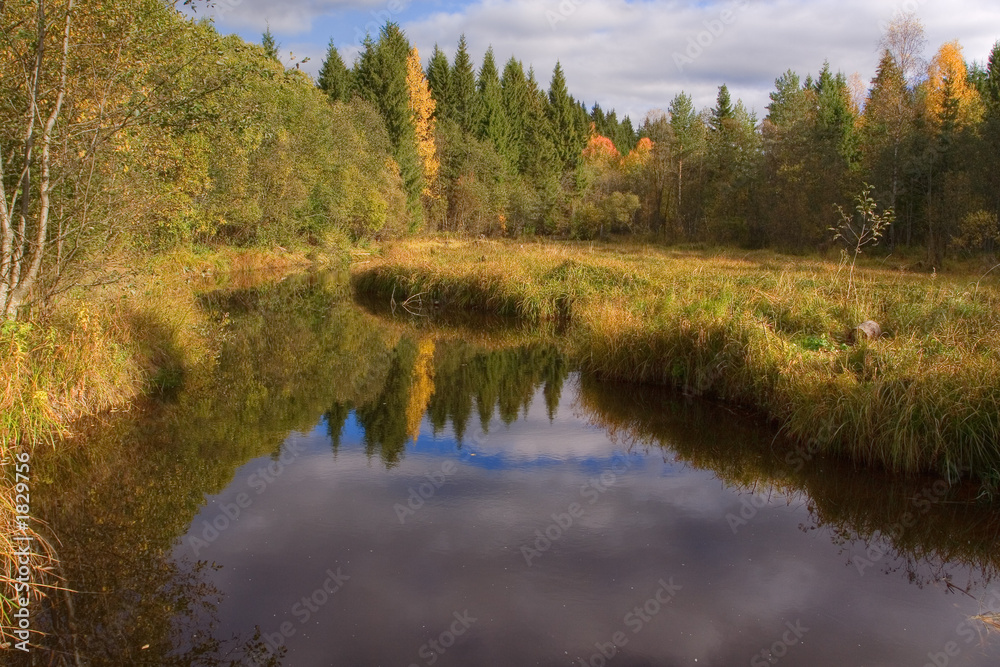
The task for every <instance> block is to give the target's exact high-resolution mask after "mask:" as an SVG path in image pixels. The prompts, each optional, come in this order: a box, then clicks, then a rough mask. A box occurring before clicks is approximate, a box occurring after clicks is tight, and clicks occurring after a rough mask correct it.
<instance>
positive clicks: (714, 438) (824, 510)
mask: <svg viewBox="0 0 1000 667" xmlns="http://www.w3.org/2000/svg"><path fill="white" fill-rule="evenodd" d="M577 405H578V407H579V409H580V410H581V411H582V413H583V414H584V415H585V416H586V417H587V418H588V419H589V420H590V421H591V422H592V423H594V424H595V425H598V426H600V427H602V428H605V429H607V431H608V432H609V434H610V435H611V436H612V437H613V438H615V439H617V440H618V441H619V442H621V443H622V444H624V445H626V446H629V445H632V446H634V445H639V446H645V447H661V448H663V449H668V450H670V451H672V452H674V454H675V456H676V457H677V458H678V459H679V460H682V461H685V462H686V463H688V464H690V465H692V466H694V467H696V468H701V469H705V470H711V471H713V472H714V473H715V474H716V475H718V477H719V478H720V479H722V480H723V481H724V482H726V483H728V484H731V485H732V486H734V487H736V488H738V489H742V490H751V489H753V490H755V491H756V492H758V493H759V492H761V491H762V490H767V489H770V490H773V491H777V492H779V493H781V494H783V495H785V496H791V495H794V494H797V493H804V494H805V495H806V496H807V497H808V503H809V505H808V507H809V511H810V514H811V515H812V516H813V519H814V521H815V524H814V525H813V526H810V527H808V528H807V529H820V528H826V529H828V530H830V531H831V532H832V534H833V536H834V540H835V541H836V542H838V543H840V544H841V545H842V546H843V548H844V549H845V551H846V550H848V549H849V550H850V552H851V558H852V562H854V565H855V566H857V567H860V568H863V569H869V570H871V571H886V572H891V571H901V572H903V574H904V576H906V577H907V578H908V579H909V580H910V581H911V582H912V583H915V584H917V585H921V586H923V585H927V584H931V583H934V582H939V583H941V582H951V578H952V571H953V570H955V569H956V567H963V568H964V567H968V568H969V571H970V576H971V577H973V578H974V579H973V580H970V581H968V582H959V581H956V582H954V584H955V585H957V586H959V587H961V588H963V589H966V588H980V587H984V586H985V585H987V584H988V583H989V582H990V581H991V580H992V579H993V577H994V575H995V574H996V572H997V570H998V567H1000V550H998V549H997V545H998V544H1000V514H998V513H997V512H996V507H995V506H993V505H989V504H985V503H977V502H976V501H975V489H972V488H969V487H964V486H963V487H951V488H949V487H947V485H945V484H944V483H943V482H942V481H941V480H940V479H937V478H931V477H910V478H905V477H900V476H897V475H888V474H885V473H882V472H879V471H873V470H871V469H865V468H855V467H853V466H851V465H850V464H847V463H843V462H840V461H836V460H832V459H829V458H819V457H812V456H811V455H810V453H809V452H808V451H806V450H802V449H796V448H795V447H793V446H791V445H788V444H784V443H782V441H781V440H780V439H775V438H774V437H773V432H770V429H764V428H761V427H760V425H759V424H756V423H755V420H753V419H750V418H748V417H745V416H740V415H738V414H736V413H733V412H731V411H728V410H727V409H726V408H723V407H719V406H715V405H710V404H707V403H703V402H696V401H690V400H686V399H684V398H683V397H680V396H678V395H677V394H676V393H672V392H670V391H667V390H659V389H656V388H645V389H643V388H637V387H634V386H627V385H621V384H617V383H607V382H601V381H598V380H597V379H595V378H594V377H588V376H584V377H582V378H581V383H580V395H579V397H578V400H577ZM720 416H721V418H720ZM862 559H864V560H862ZM869 563H870V565H869ZM942 585H946V586H947V585H950V584H949V583H942Z"/></svg>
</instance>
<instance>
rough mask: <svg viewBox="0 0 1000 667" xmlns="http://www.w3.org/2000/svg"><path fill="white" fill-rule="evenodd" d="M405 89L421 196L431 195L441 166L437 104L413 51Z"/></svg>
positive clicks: (409, 61)
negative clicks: (419, 166)
mask: <svg viewBox="0 0 1000 667" xmlns="http://www.w3.org/2000/svg"><path fill="white" fill-rule="evenodd" d="M406 88H407V92H408V93H409V98H410V111H411V112H412V113H413V126H414V129H415V130H416V135H417V153H418V154H419V156H420V161H421V163H422V164H423V168H424V194H425V195H430V194H431V191H432V187H433V185H434V182H435V181H436V180H437V174H438V170H439V169H440V167H441V162H440V160H438V157H437V146H436V145H435V144H434V109H435V106H436V103H435V102H434V98H433V97H431V91H430V88H429V87H428V86H427V78H426V77H425V76H424V70H423V67H422V66H421V65H420V52H419V51H417V49H416V47H414V48H413V50H411V51H410V56H409V58H407V60H406Z"/></svg>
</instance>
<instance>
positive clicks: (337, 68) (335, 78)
mask: <svg viewBox="0 0 1000 667" xmlns="http://www.w3.org/2000/svg"><path fill="white" fill-rule="evenodd" d="M350 76H351V75H350V72H348V71H347V67H346V66H345V65H344V59H343V58H341V57H340V52H338V51H337V47H336V46H334V44H333V40H332V39H331V40H330V46H329V48H327V51H326V60H324V61H323V66H322V67H321V68H320V70H319V78H318V80H317V85H318V86H319V88H320V90H322V91H323V92H325V93H326V94H327V95H328V96H329V98H330V100H331V101H334V102H336V101H340V102H347V101H349V99H350V95H351V80H350Z"/></svg>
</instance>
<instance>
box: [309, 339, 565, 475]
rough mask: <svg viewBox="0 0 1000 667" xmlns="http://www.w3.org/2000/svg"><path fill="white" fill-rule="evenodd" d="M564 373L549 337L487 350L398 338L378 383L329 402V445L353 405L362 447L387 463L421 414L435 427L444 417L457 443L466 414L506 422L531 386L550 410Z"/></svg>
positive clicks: (528, 398) (485, 423) (519, 410)
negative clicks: (362, 394)
mask: <svg viewBox="0 0 1000 667" xmlns="http://www.w3.org/2000/svg"><path fill="white" fill-rule="evenodd" d="M568 372H569V371H568V364H567V362H566V359H565V357H564V356H563V355H562V354H560V353H559V352H558V350H557V349H556V348H555V347H554V346H553V345H550V344H542V343H535V344H528V345H524V346H518V347H514V348H510V349H500V350H491V349H487V348H483V347H481V346H479V345H476V344H470V343H466V342H462V341H448V342H446V343H443V344H436V345H435V344H434V343H432V342H431V341H430V340H429V339H427V338H421V339H420V340H414V339H412V338H402V339H401V340H400V341H399V343H398V344H397V345H396V347H395V349H394V350H393V354H392V360H391V362H390V364H389V370H388V372H387V374H386V376H385V382H384V384H383V386H382V389H381V390H380V391H379V392H378V393H377V394H376V395H375V396H373V397H372V398H371V400H369V401H366V402H349V403H335V404H334V405H333V406H332V407H331V408H330V409H329V410H328V411H327V412H326V419H327V422H328V425H329V429H330V437H331V440H332V442H333V445H334V449H335V450H336V449H337V448H338V447H339V446H340V441H341V435H342V431H343V428H344V425H345V424H346V422H347V419H348V417H349V416H350V413H351V412H352V411H353V412H354V413H355V416H356V419H357V423H358V425H359V426H360V427H361V429H362V430H363V438H364V445H365V450H366V452H367V454H368V455H369V456H376V455H378V456H379V457H381V459H382V461H383V462H384V463H385V465H387V466H392V465H395V464H396V463H398V462H399V460H400V458H401V457H402V456H403V454H404V452H405V449H406V445H407V443H408V442H410V441H412V440H413V439H414V437H415V436H416V434H417V432H418V430H419V429H418V427H419V419H420V418H421V417H423V416H424V415H425V414H426V416H427V417H428V419H429V421H430V424H431V427H432V429H433V431H434V433H435V434H438V433H440V432H442V431H443V430H445V429H446V428H447V427H448V425H449V424H450V425H451V427H452V429H453V431H454V434H455V438H456V439H457V440H458V442H459V446H461V442H462V440H463V439H464V438H465V436H466V433H467V430H468V428H469V422H470V420H471V419H472V418H473V415H474V414H475V416H476V417H478V420H479V426H480V428H482V429H483V430H484V431H487V430H488V429H489V423H490V421H491V420H492V419H493V417H494V415H499V417H500V419H501V421H503V423H505V424H510V423H512V422H513V421H515V420H516V419H517V418H518V416H519V415H520V414H526V413H527V411H528V407H529V406H530V405H531V403H532V401H533V400H534V398H535V396H536V394H537V393H538V391H539V389H541V390H542V394H543V396H544V398H545V402H546V406H547V410H548V413H549V416H550V417H554V415H555V411H556V408H557V406H558V404H559V398H560V394H561V391H562V385H563V382H564V381H565V378H566V376H567V374H568ZM414 406H418V409H416V410H415V409H414Z"/></svg>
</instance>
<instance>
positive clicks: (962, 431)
mask: <svg viewBox="0 0 1000 667" xmlns="http://www.w3.org/2000/svg"><path fill="white" fill-rule="evenodd" d="M354 271H355V276H354V283H355V286H356V289H357V290H359V291H361V292H365V293H368V294H371V295H377V296H378V297H380V298H384V299H389V298H390V296H391V297H392V298H394V299H395V300H396V301H401V300H405V299H406V298H408V297H409V296H411V295H414V294H423V295H424V296H423V298H424V300H425V301H427V300H429V301H432V302H436V303H438V304H440V305H442V306H444V307H450V308H457V309H471V310H479V311H484V312H495V313H500V314H506V315H514V316H517V317H520V318H524V319H526V320H529V321H535V322H541V321H546V320H564V321H566V322H568V323H570V325H571V326H569V327H568V329H567V334H566V335H567V342H568V345H569V347H570V349H571V351H572V353H573V354H574V356H575V358H576V359H577V360H578V362H579V364H580V366H581V368H582V369H583V370H585V371H589V372H593V373H595V374H598V375H601V376H605V377H609V378H614V379H618V380H627V381H635V382H647V383H656V384H665V385H673V386H676V387H679V388H681V389H683V390H685V391H687V392H690V393H693V394H705V395H709V396H714V397H717V398H719V399H723V400H726V401H731V402H735V403H739V404H743V405H746V406H750V407H753V408H755V409H757V410H759V411H761V412H762V413H764V414H765V415H767V416H768V417H770V418H771V419H772V420H773V421H774V422H776V423H777V424H779V425H780V427H781V430H782V431H783V432H784V433H785V434H787V436H789V437H790V438H792V439H793V440H796V441H799V442H801V443H807V444H809V445H810V446H812V447H814V448H816V449H818V450H820V451H823V452H825V453H828V454H834V455H837V456H842V457H846V458H849V459H852V460H854V461H857V462H860V463H863V464H866V465H877V466H882V467H885V468H887V469H889V470H891V471H898V472H918V471H924V472H926V471H932V472H937V473H941V474H944V475H947V476H948V477H949V478H951V479H956V478H958V477H961V476H968V477H974V478H977V479H979V480H980V481H982V482H983V483H984V488H995V487H996V486H997V483H998V482H1000V411H998V409H997V406H998V405H1000V290H998V288H997V282H996V280H995V279H994V278H987V279H983V280H981V281H980V280H978V278H979V275H972V274H969V275H964V274H959V275H939V274H931V275H927V274H914V273H909V272H907V271H905V270H904V269H902V268H900V267H891V266H880V265H877V264H870V265H865V266H860V265H859V267H858V268H857V270H856V272H855V275H854V280H853V283H854V284H853V288H851V287H849V282H848V274H847V270H846V269H845V268H844V267H843V266H842V265H840V264H838V263H837V262H831V261H825V260H822V259H803V258H792V257H785V256H781V255H777V254H774V253H771V252H753V253H736V252H710V251H700V252H685V251H679V250H670V249H661V248H657V247H654V246H649V245H594V244H583V243H523V244H522V243H508V242H491V241H475V242H461V241H439V240H427V239H424V240H418V241H411V242H404V243H400V244H397V245H393V246H391V247H388V248H386V249H385V251H384V252H383V254H382V256H381V257H377V258H374V259H371V260H369V261H367V262H365V263H363V264H361V265H359V266H357V267H356V268H355V270H354ZM849 290H850V291H849ZM869 319H872V320H875V321H877V322H879V323H880V324H881V326H882V329H883V331H885V332H887V335H886V336H885V337H884V338H883V339H881V340H879V341H874V342H862V343H860V344H858V345H857V346H851V345H849V344H848V340H849V333H850V331H851V329H853V327H855V326H856V325H858V324H860V323H861V322H863V321H865V320H869Z"/></svg>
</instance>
